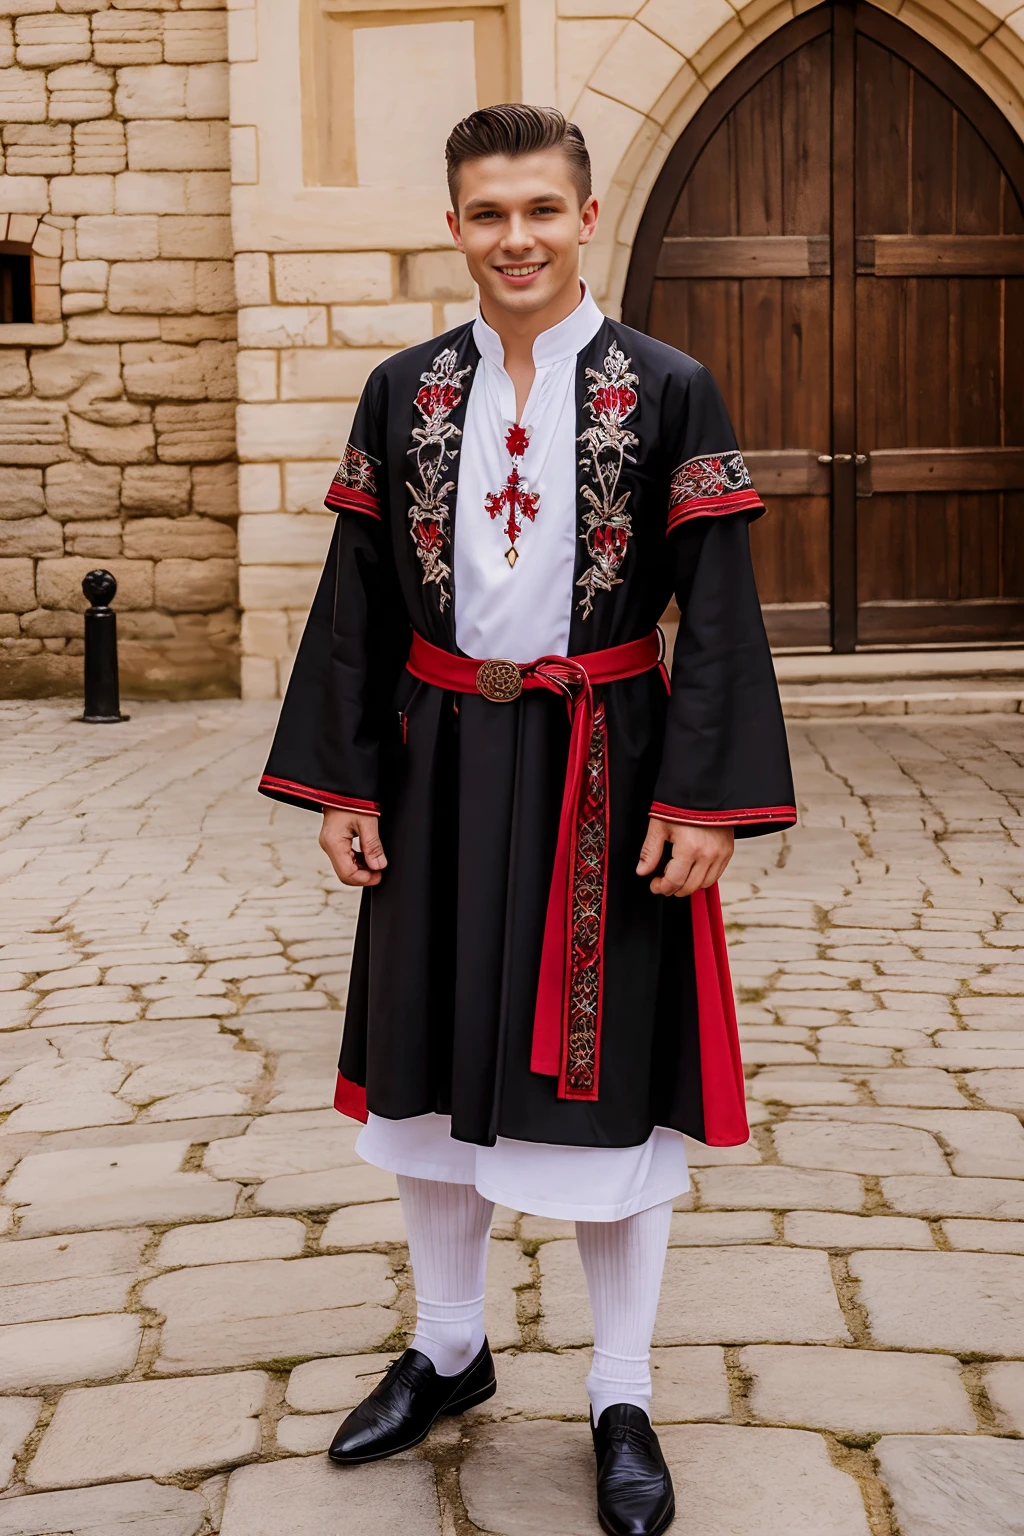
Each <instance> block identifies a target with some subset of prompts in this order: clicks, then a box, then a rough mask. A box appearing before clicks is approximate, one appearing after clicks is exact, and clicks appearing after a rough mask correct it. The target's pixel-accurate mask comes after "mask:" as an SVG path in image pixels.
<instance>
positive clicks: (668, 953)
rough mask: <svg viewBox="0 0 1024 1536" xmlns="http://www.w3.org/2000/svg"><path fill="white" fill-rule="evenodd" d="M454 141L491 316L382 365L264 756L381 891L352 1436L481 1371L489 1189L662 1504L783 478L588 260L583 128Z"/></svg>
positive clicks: (769, 809)
mask: <svg viewBox="0 0 1024 1536" xmlns="http://www.w3.org/2000/svg"><path fill="white" fill-rule="evenodd" d="M447 162H448V180H449V187H450V191H451V199H452V212H451V213H449V215H448V222H449V226H450V228H451V233H452V236H453V238H454V240H455V244H456V246H457V248H458V249H459V250H460V251H462V252H463V253H464V254H465V256H466V260H467V262H468V265H469V270H470V273H471V275H472V277H473V279H474V281H475V282H476V284H477V287H478V289H479V293H480V313H479V315H478V317H477V319H476V320H475V321H473V322H472V323H468V324H465V325H462V326H459V327H457V328H456V329H455V330H453V331H450V332H449V333H448V334H447V335H445V336H442V337H440V338H438V339H437V340H435V341H432V342H429V343H426V344H424V345H422V346H416V347H411V348H409V349H408V350H407V351H405V352H401V353H399V354H398V355H397V356H395V357H393V358H390V359H389V360H388V361H387V362H385V363H383V364H382V365H381V366H380V367H378V368H377V369H375V370H374V372H373V374H372V375H371V376H370V379H369V382H368V383H367V386H366V389H365V391H364V394H363V398H362V400H361V402H360V405H359V409H358V411H357V413H356V417H355V422H354V424H353V428H352V434H351V438H350V440H349V444H348V446H347V448H346V450H345V454H344V457H343V459H342V462H341V467H340V469H339V470H338V473H337V475H336V476H335V479H334V482H333V484H332V486H331V489H330V492H329V493H328V496H327V505H328V506H329V507H332V508H335V509H337V511H338V513H339V516H338V522H337V527H336V529H335V534H334V539H333V542H332V544H331V549H330V553H329V555H328V558H327V564H326V567H325V570H324V575H323V579H322V581H321V584H320V588H319V590H318V593H317V596H316V599H315V601H314V604H313V608H312V611H311V614H310V618H309V622H308V625H307V627H306V632H305V635H304V636H303V640H302V644H301V646H300V648H299V652H298V656H297V659H296V663H295V669H294V672H293V675H292V681H291V684H290V686H289V689H288V694H287V697H286V699H285V702H284V706H283V709H282V714H281V722H280V726H279V728H278V732H277V736H276V739H275V741H274V746H273V750H272V752H271V755H270V761H269V763H268V767H267V772H266V774H265V775H264V778H263V781H262V785H261V787H262V788H263V790H264V791H265V793H267V794H270V795H273V796H276V797H277V798H278V799H282V800H286V801H289V802H290V803H292V804H295V805H299V806H306V807H313V808H316V809H320V810H322V811H323V829H322V831H321V834H320V842H321V846H322V847H323V848H324V849H325V850H326V852H327V853H328V855H329V857H330V859H331V862H332V864H333V865H334V868H335V870H336V871H337V874H338V877H339V879H341V880H342V881H343V882H344V883H345V884H346V885H351V886H359V887H362V888H363V897H362V905H361V908H360V917H359V925H358V930H357V935H356V942H355V952H354V955H353V963H352V979H351V983H350V990H349V998H348V1008H347V1015H346V1022H345V1035H344V1041H343V1043H342V1052H341V1063H340V1073H339V1079H338V1093H337V1098H336V1103H337V1106H338V1108H339V1109H341V1110H343V1111H344V1112H345V1113H347V1114H350V1115H354V1116H356V1117H358V1118H360V1119H362V1120H364V1121H365V1122H366V1128H365V1129H364V1130H363V1132H362V1133H361V1135H360V1137H359V1141H358V1150H359V1152H360V1153H361V1155H362V1156H363V1157H364V1158H365V1159H367V1161H369V1162H371V1163H374V1164H376V1165H377V1166H378V1167H381V1168H385V1169H390V1170H392V1171H393V1172H395V1173H396V1174H397V1175H398V1183H399V1191H400V1194H401V1199H402V1209H403V1213H404V1216H405V1222H406V1228H407V1231H408V1238H409V1250H410V1256H411V1259H412V1265H413V1269H414V1273H415V1280H416V1297H417V1307H418V1317H417V1329H416V1335H415V1338H414V1340H413V1346H412V1348H411V1349H409V1350H407V1351H406V1352H405V1354H404V1355H402V1357H401V1358H400V1359H399V1360H398V1361H396V1362H394V1363H393V1365H392V1366H391V1368H390V1369H389V1370H388V1372H387V1374H386V1375H385V1377H384V1379H383V1381H382V1382H381V1383H380V1385H379V1386H378V1387H377V1388H376V1389H375V1390H374V1391H373V1392H372V1393H371V1394H370V1396H369V1397H368V1398H367V1399H366V1401H365V1402H364V1403H362V1404H361V1405H360V1406H359V1407H358V1408H356V1409H355V1410H354V1412H353V1413H352V1414H350V1415H349V1417H348V1418H347V1419H346V1420H345V1422H344V1424H343V1425H342V1426H341V1428H340V1430H339V1431H338V1434H337V1436H336V1438H335V1441H334V1444H333V1445H332V1447H331V1450H330V1455H331V1457H332V1459H333V1460H334V1461H336V1462H338V1463H341V1464H343V1465H347V1464H352V1463H357V1462H364V1461H372V1460H376V1459H377V1458H379V1457H382V1456H387V1455H390V1454H393V1453H394V1452H396V1451H399V1450H403V1449H406V1448H408V1447H409V1446H412V1445H415V1444H417V1443H418V1442H419V1441H420V1440H422V1439H423V1438H424V1437H425V1435H426V1434H427V1431H428V1430H429V1428H430V1426H431V1424H432V1423H433V1422H434V1420H435V1419H436V1418H437V1417H438V1415H439V1414H442V1413H458V1412H461V1411H462V1410H464V1409H465V1408H467V1407H470V1406H471V1405H473V1404H475V1403H479V1402H482V1401H484V1400H485V1399H486V1398H488V1397H490V1396H491V1395H492V1394H493V1392H494V1390H495V1385H494V1368H493V1364H492V1361H491V1356H490V1352H489V1350H488V1346H487V1341H486V1339H485V1337H484V1327H483V1304H484V1271H485V1264H486V1252H487V1241H488V1232H489V1228H490V1223H491V1215H492V1211H493V1202H495V1201H500V1202H502V1203H503V1204H505V1205H508V1206H511V1207H512V1208H513V1209H516V1210H522V1211H528V1212H531V1213H533V1214H537V1215H541V1216H552V1217H561V1218H570V1219H575V1220H576V1221H577V1234H578V1239H579V1248H580V1254H581V1257H582V1260H583V1266H584V1269H585V1271H586V1276H587V1283H588V1287H589V1292H590V1298H591V1304H592V1310H593V1314H594V1340H595V1347H594V1357H593V1365H592V1369H591V1371H590V1375H589V1377H588V1379H587V1388H588V1393H589V1396H590V1401H591V1412H592V1423H593V1429H594V1444H595V1450H596V1454H597V1464H598V1512H599V1516H600V1520H601V1523H602V1526H603V1527H604V1529H605V1530H606V1531H608V1532H611V1533H613V1536H615V1533H627V1532H628V1533H631V1536H650V1533H655V1532H660V1531H664V1530H666V1529H667V1528H668V1526H669V1524H670V1523H671V1521H672V1518H673V1515H674V1500H673V1492H672V1483H671V1479H670V1477H669V1474H668V1470H667V1468H666V1467H665V1464H664V1461H663V1459H662V1456H661V1451H660V1448H659V1445H658V1440H657V1437H656V1435H655V1433H654V1431H653V1429H652V1427H651V1422H650V1405H651V1379H650V1368H649V1350H650V1342H651V1334H652V1330H653V1326H654V1315H655V1310H656V1306H657V1300H658V1290H659V1286H660V1283H661V1273H662V1268H663V1264H664V1258H665V1250H666V1245H667V1240H668V1230H669V1220H670V1216H671V1211H672V1202H673V1200H674V1199H675V1198H676V1197H677V1196H679V1195H680V1194H682V1193H683V1192H684V1191H685V1190H686V1189H687V1188H688V1187H689V1178H688V1173H687V1166H686V1155H685V1151H684V1143H683V1134H682V1133H683V1132H686V1133H688V1134H689V1135H692V1136H696V1137H697V1138H699V1139H701V1140H704V1141H707V1142H709V1143H711V1144H713V1145H721V1146H728V1145H734V1144H737V1143H741V1142H743V1141H745V1140H746V1139H747V1134H748V1132H747V1124H746V1116H745V1111H744V1098H743V1077H742V1068H741V1065H740V1059H739V1049H738V1043H737V1035H736V1025H735V1014H734V1010H733V1004H732V993H731V986H730V982H729V974H728V962H727V959H726V953H725V944H724V935H723V930H722V922H721V909H720V905H719V901H718V894H717V881H718V879H719V877H720V876H721V874H722V872H723V871H724V869H725V867H726V865H727V864H728V862H729V858H730V857H731V854H732V849H733V838H734V836H735V835H740V836H749V835H753V834H756V833H759V832H769V831H774V830H777V829H779V828H782V827H786V826H790V825H792V823H793V821H794V820H795V811H794V809H793V803H792V802H793V790H792V783H791V779H790V771H789V762H788V756H787V750H786V740H785V731H784V727H783V723H782V715H781V709H780V706H779V700H778V693H777V689H776V685H775V677H774V672H773V669H772V663H771V657H770V654H769V651H768V646H767V641H766V639H765V634H764V628H763V625H762V622H761V615H760V609H759V607H758V602H757V594H756V591H755V587H754V580H753V575H752V571H751V565H750V555H749V547H748V537H747V524H748V521H749V519H750V518H752V517H755V516H757V515H758V514H759V513H760V512H761V511H763V508H762V506H761V503H760V500H759V498H758V496H757V493H756V491H755V490H754V488H753V486H752V485H751V483H750V477H749V475H748V474H747V472H746V469H745V466H744V464H743V460H742V458H741V456H740V454H739V452H738V451H737V448H736V442H735V438H734V437H733V434H732V430H731V428H730V426H729V422H728V418H727V416H726V412H725V408H724V406H723V404H722V401H721V397H720V395H719V393H718V391H717V389H716V387H715V384H714V382H713V380H712V379H711V377H710V376H709V374H708V373H707V371H706V370H705V369H704V368H702V367H701V366H700V365H699V364H698V363H695V362H694V361H693V360H692V359H691V358H688V357H686V356H684V355H683V354H682V353H679V352H676V351H674V350H673V349H672V348H670V347H666V346H663V345H661V344H660V343H658V342H655V341H652V340H650V339H649V338H648V337H646V336H643V335H641V334H639V333H637V332H635V331H631V330H629V329H628V328H627V327H625V326H622V325H619V324H618V323H616V322H613V321H611V320H608V319H606V318H605V317H604V316H603V315H602V314H601V312H600V311H599V309H598V308H597V306H596V305H595V303H594V301H593V299H592V298H591V296H590V294H589V292H588V291H587V289H586V288H585V286H583V285H582V284H581V282H580V276H579V252H580V247H581V246H583V245H586V244H587V242H588V241H589V240H590V239H591V238H592V236H593V234H594V231H595V229H596V226H597V217H598V208H597V203H596V201H595V199H594V197H593V196H592V195H591V188H590V163H589V158H588V155H587V151H586V147H585V145H584V143H583V139H582V136H581V135H580V133H579V130H578V129H577V128H575V127H574V126H573V125H572V124H568V123H566V122H565V120H564V118H563V117H562V116H561V114H560V113H558V112H556V111H554V110H551V109H546V108H537V107H528V106H516V105H513V106H502V107H490V108H485V109H483V110H481V111H478V112H475V113H473V114H472V116H470V117H468V118H467V119H465V121H464V122H461V123H459V124H458V126H457V127H456V128H455V129H454V131H453V132H452V135H451V137H450V139H449V141H448V146H447ZM673 592H674V594H675V596H676V598H677V601H678V605H679V610H680V614H681V619H680V624H679V633H678V638H677V640H676V645H675V657H674V663H673V672H672V679H671V687H670V688H669V686H668V677H667V674H666V672H665V669H664V667H663V665H662V664H661V660H662V646H661V637H660V633H659V631H658V630H657V628H656V625H657V620H658V617H659V615H660V614H661V613H662V612H663V610H664V608H665V606H666V604H667V602H668V600H669V598H670V596H671V595H672V594H673ZM357 842H358V849H357ZM666 855H667V857H666ZM666 898H668V899H666ZM567 1410H569V1411H571V1408H570V1405H567Z"/></svg>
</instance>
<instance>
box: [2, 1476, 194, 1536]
mask: <svg viewBox="0 0 1024 1536" xmlns="http://www.w3.org/2000/svg"><path fill="white" fill-rule="evenodd" d="M207 1509H208V1505H207V1501H206V1500H205V1499H204V1498H203V1495H202V1494H201V1493H200V1492H198V1490H196V1491H190V1490H187V1489H184V1488H175V1487H172V1486H167V1485H164V1484H160V1483H154V1482H151V1481H150V1480H148V1479H146V1480H143V1481H140V1482H135V1483H112V1484H108V1486H107V1487H105V1488H82V1489H79V1488H75V1489H72V1490H71V1491H69V1492H64V1493H37V1494H33V1495H29V1496H28V1497H27V1498H18V1499H10V1500H5V1501H3V1502H0V1536H122V1533H123V1536H197V1533H198V1532H199V1531H200V1529H201V1527H202V1526H203V1524H204V1522H205V1520H206V1516H207Z"/></svg>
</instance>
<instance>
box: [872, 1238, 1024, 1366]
mask: <svg viewBox="0 0 1024 1536" xmlns="http://www.w3.org/2000/svg"><path fill="white" fill-rule="evenodd" d="M850 1273H851V1274H852V1275H853V1276H854V1278H855V1279H857V1280H859V1281H860V1288H859V1300H860V1302H861V1305H862V1306H863V1307H864V1309H865V1311H866V1312H867V1315H868V1324H869V1327H870V1328H871V1332H872V1335H873V1337H874V1339H875V1341H876V1342H877V1343H878V1344H881V1345H884V1346H888V1347H889V1348H893V1349H944V1350H950V1351H953V1352H954V1353H957V1354H969V1353H971V1352H973V1351H978V1352H980V1353H982V1354H985V1355H1024V1306H1022V1305H1021V1298H1022V1297H1024V1258H1018V1257H1016V1256H1011V1255H1010V1254H1004V1253H992V1254H988V1253H986V1254H982V1253H945V1254H939V1253H855V1254H853V1255H852V1257H851V1259H850Z"/></svg>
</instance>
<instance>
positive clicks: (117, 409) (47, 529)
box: [0, 0, 238, 697]
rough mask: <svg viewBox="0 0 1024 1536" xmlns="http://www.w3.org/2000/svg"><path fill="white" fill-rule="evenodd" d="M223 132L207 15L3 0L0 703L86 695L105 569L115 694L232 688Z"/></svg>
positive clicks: (160, 0) (217, 15) (220, 59)
mask: <svg viewBox="0 0 1024 1536" xmlns="http://www.w3.org/2000/svg"><path fill="white" fill-rule="evenodd" d="M227 116H228V65H227V15H226V12H225V11H224V10H223V9H222V8H221V5H220V4H218V0H151V3H149V0H148V3H147V4H146V5H145V6H140V5H138V4H135V3H129V4H124V3H114V4H111V3H110V0H61V3H60V4H59V5H58V3H57V0H5V3H2V4H0V119H2V121H3V134H2V137H3V151H4V159H5V165H4V172H5V174H4V176H3V179H2V180H0V226H3V228H2V230H0V238H2V239H3V240H4V241H5V242H7V243H6V244H5V245H3V246H2V247H0V249H2V250H5V251H12V250H13V251H18V250H25V249H27V248H28V246H31V250H32V264H33V281H34V285H35V294H34V306H33V323H31V324H8V325H0V395H2V399H0V692H2V693H5V694H27V695H36V694H43V693H52V692H66V691H74V690H76V689H77V688H78V687H79V686H80V676H81V659H80V658H81V649H82V640H81V635H82V611H83V609H84V608H85V600H84V598H83V597H82V592H81V579H82V576H83V575H84V574H85V573H86V572H87V571H89V570H91V569H93V568H94V567H95V566H98V565H102V566H106V567H107V568H109V569H110V570H111V571H113V573H114V575H115V576H116V577H117V580H118V584H119V592H118V596H117V603H116V606H117V610H118V615H119V620H118V622H119V626H120V635H121V665H122V671H123V674H124V680H125V685H126V690H127V691H129V692H131V693H134V694H138V693H140V692H148V693H152V694H159V695H165V696H167V695H169V696H172V697H174V696H180V695H183V694H190V695H195V694H207V693H232V692H235V691H236V689H237V677H238V613H237V551H236V537H235V523H236V519H237V470H236V466H235V462H234V461H235V422H234V417H235V393H236V390H235V339H234V338H235V315H234V309H235V299H234V278H233V271H232V264H231V259H232V255H233V246H232V241H231V220H230V211H231V210H230V195H231V186H230V174H229V149H228V123H227Z"/></svg>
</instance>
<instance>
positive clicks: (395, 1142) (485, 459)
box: [356, 284, 690, 1221]
mask: <svg viewBox="0 0 1024 1536" xmlns="http://www.w3.org/2000/svg"><path fill="white" fill-rule="evenodd" d="M602 320H603V316H602V314H601V311H600V310H599V309H598V307H597V305H596V304H595V303H594V300H593V299H592V298H591V296H590V293H589V291H588V290H587V288H586V285H585V284H584V285H583V291H582V297H581V300H580V303H579V305H578V306H577V308H576V309H575V310H574V311H573V313H572V314H571V315H569V316H567V318H566V319H565V320H562V321H561V322H560V323H559V324H558V325H555V326H552V328H551V329H550V330H547V331H544V332H542V334H541V335H540V336H538V337H537V339H536V341H535V342H534V344H533V360H534V363H535V365H536V370H537V372H536V377H535V379H534V382H533V386H532V388H531V390H530V396H529V399H528V400H527V402H526V405H525V406H524V408H523V413H522V425H523V427H524V428H525V429H526V431H527V433H528V435H529V443H528V446H527V448H526V451H525V453H524V454H523V455H522V456H521V461H520V464H519V469H520V472H521V475H522V479H523V480H524V481H525V482H526V486H527V488H528V489H529V490H531V491H534V492H536V493H539V496H540V502H539V506H538V508H537V515H536V517H535V518H534V519H533V520H530V519H528V518H524V519H523V521H522V527H521V531H520V532H519V534H518V536H517V538H516V540H515V550H516V553H517V555H518V556H519V558H518V559H517V560H516V561H515V563H514V565H512V566H510V565H509V563H508V561H507V560H506V558H505V551H506V550H507V549H508V547H509V542H510V541H509V538H508V535H507V533H506V532H505V527H504V519H503V518H502V517H497V518H494V519H492V518H491V517H490V516H489V515H488V513H487V510H486V508H485V505H484V501H485V498H486V496H487V495H488V493H490V492H494V491H500V490H501V488H502V486H503V485H504V483H505V479H506V476H507V475H508V472H509V469H510V467H511V464H512V461H511V459H510V457H509V453H508V450H507V448H506V446H505V439H506V436H507V433H508V429H509V427H510V426H512V425H513V423H514V422H515V420H516V397H515V387H514V385H513V383H512V380H511V379H510V378H509V376H508V374H507V373H506V372H505V368H504V357H505V354H504V349H503V347H502V344H501V339H500V337H499V336H498V333H497V332H496V331H494V330H492V329H491V327H490V326H489V325H488V324H487V322H486V321H485V320H484V318H483V316H482V315H478V316H477V319H476V324H475V326H474V328H473V338H474V340H475V342H476V344H477V348H478V350H479V352H480V358H481V362H480V367H479V369H478V370H477V376H476V379H475V380H474V383H473V388H472V390H471V391H470V396H469V403H468V406H467V410H466V420H465V425H464V428H463V439H462V445H461V463H460V467H459V489H458V498H457V501H456V516H455V551H454V576H455V635H456V641H457V643H458V646H459V649H460V650H461V651H463V652H464V653H465V654H466V655H467V656H477V657H480V658H481V660H483V659H485V658H487V657H491V656H503V657H507V658H508V659H510V660H512V661H519V662H526V661H533V660H535V659H536V658H537V657H538V656H565V655H567V654H568V646H569V624H570V619H571V616H572V599H573V574H574V567H575V560H576V391H575V380H576V361H577V357H578V355H579V353H580V352H581V351H582V350H583V348H584V347H585V346H587V344H588V343H589V342H590V341H592V340H593V338H594V336H596V334H597V332H598V330H599V328H600V326H601V324H602ZM639 854H640V850H639V848H638V849H637V856H638V857H639ZM356 1150H357V1152H358V1153H359V1155H360V1156H361V1157H362V1158H363V1159H364V1160H365V1161H366V1162H368V1163H372V1164H373V1165H374V1166H375V1167H377V1168H385V1169H388V1170H389V1171H390V1172H392V1173H403V1174H409V1175H411V1176H412V1177H414V1178H418V1179H439V1180H443V1181H444V1182H446V1183H452V1184H474V1185H475V1186H476V1188H477V1189H478V1190H479V1192H480V1194H481V1195H483V1196H484V1197H485V1198H486V1199H488V1200H494V1201H495V1202H497V1203H498V1204H500V1205H505V1206H510V1207H511V1208H512V1209H513V1210H516V1211H526V1212H529V1213H530V1214H531V1215H533V1216H551V1217H557V1218H561V1219H563V1220H570V1221H572V1220H580V1221H619V1220H621V1219H622V1218H623V1217H624V1216H632V1215H633V1214H634V1213H635V1212H637V1211H643V1210H646V1209H647V1208H648V1207H649V1206H652V1205H660V1204H661V1203H662V1202H663V1201H666V1200H674V1199H675V1198H676V1196H678V1195H681V1194H683V1193H685V1191H686V1190H688V1189H689V1187H690V1175H689V1170H688V1168H687V1161H686V1148H685V1144H684V1141H683V1137H682V1135H681V1133H680V1132H679V1131H673V1130H669V1129H668V1128H666V1127H660V1126H659V1127H657V1128H656V1129H655V1130H654V1131H652V1133H651V1135H650V1136H649V1137H648V1139H647V1141H645V1142H643V1143H642V1144H641V1145H640V1146H638V1147H571V1146H551V1145H548V1144H546V1143H544V1142H530V1141H512V1140H509V1139H507V1138H506V1137H502V1136H499V1137H498V1140H497V1142H496V1143H495V1145H494V1146H493V1147H481V1146H477V1145H475V1144H474V1143H471V1142H465V1141H456V1140H454V1139H453V1137H452V1136H451V1120H450V1117H449V1116H447V1115H433V1114H429V1115H416V1116H413V1117H412V1118H411V1119H407V1120H387V1119H384V1118H383V1117H381V1116H380V1115H373V1114H371V1115H370V1116H369V1119H368V1121H367V1124H366V1127H365V1129H364V1130H363V1131H362V1133H361V1134H360V1136H359V1138H358V1140H357V1142H356Z"/></svg>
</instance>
